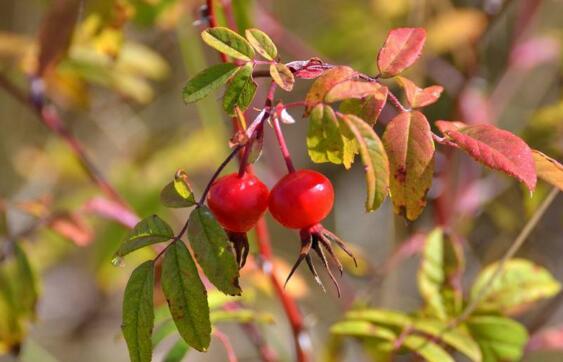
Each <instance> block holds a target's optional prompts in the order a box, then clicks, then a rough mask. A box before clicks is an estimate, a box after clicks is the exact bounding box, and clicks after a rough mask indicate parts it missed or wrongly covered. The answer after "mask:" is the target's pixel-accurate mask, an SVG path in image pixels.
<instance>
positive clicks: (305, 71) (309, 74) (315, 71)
mask: <svg viewBox="0 0 563 362" xmlns="http://www.w3.org/2000/svg"><path fill="white" fill-rule="evenodd" d="M286 65H287V67H288V68H289V69H291V70H292V71H293V76H294V77H295V78H301V79H315V78H317V77H319V76H320V75H321V74H323V73H324V72H325V70H326V69H325V68H324V67H323V61H322V60H320V59H319V58H311V59H309V60H307V61H303V60H297V61H294V62H291V63H287V64H286Z"/></svg>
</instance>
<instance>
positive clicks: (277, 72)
mask: <svg viewBox="0 0 563 362" xmlns="http://www.w3.org/2000/svg"><path fill="white" fill-rule="evenodd" d="M270 76H271V77H272V80H273V81H274V82H276V84H277V85H278V86H279V87H280V88H281V89H283V90H285V91H287V92H290V91H291V90H292V89H293V84H294V83H295V78H294V77H293V73H291V70H289V68H288V67H287V66H286V65H285V64H283V63H274V64H270Z"/></svg>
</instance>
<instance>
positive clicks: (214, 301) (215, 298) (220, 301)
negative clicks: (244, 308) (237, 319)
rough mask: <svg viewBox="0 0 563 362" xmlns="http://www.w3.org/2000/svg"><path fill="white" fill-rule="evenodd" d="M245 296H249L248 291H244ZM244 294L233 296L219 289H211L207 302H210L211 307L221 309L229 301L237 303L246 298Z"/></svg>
mask: <svg viewBox="0 0 563 362" xmlns="http://www.w3.org/2000/svg"><path fill="white" fill-rule="evenodd" d="M244 294H245V295H244V297H247V296H248V293H246V292H245V293H244ZM244 297H242V296H232V295H225V294H223V293H221V292H220V291H218V290H210V291H209V293H208V296H207V302H208V303H209V309H211V310H213V309H219V308H223V306H224V305H225V304H227V303H235V302H240V301H243V300H244V299H245V298H244Z"/></svg>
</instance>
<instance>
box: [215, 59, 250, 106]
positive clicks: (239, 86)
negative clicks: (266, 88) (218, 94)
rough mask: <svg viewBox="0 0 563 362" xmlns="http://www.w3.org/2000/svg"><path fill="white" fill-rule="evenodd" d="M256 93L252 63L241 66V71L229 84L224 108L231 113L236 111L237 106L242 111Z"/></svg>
mask: <svg viewBox="0 0 563 362" xmlns="http://www.w3.org/2000/svg"><path fill="white" fill-rule="evenodd" d="M255 94H256V83H254V80H253V79H252V65H250V64H248V65H245V66H244V67H240V69H239V71H238V72H237V73H236V74H235V76H234V77H233V78H232V79H231V81H230V82H229V84H228V85H227V89H226V91H225V95H224V97H223V109H224V110H225V112H227V113H228V114H230V115H233V114H234V113H235V107H237V106H238V107H239V108H240V110H241V111H244V110H246V109H247V108H248V106H249V105H250V103H252V100H253V99H254V95H255Z"/></svg>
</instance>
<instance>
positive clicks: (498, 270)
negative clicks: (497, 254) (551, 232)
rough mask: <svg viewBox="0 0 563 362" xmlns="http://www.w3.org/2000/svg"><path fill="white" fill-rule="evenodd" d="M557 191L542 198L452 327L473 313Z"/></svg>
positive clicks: (552, 190) (555, 189)
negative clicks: (493, 270) (492, 271)
mask: <svg viewBox="0 0 563 362" xmlns="http://www.w3.org/2000/svg"><path fill="white" fill-rule="evenodd" d="M558 193H559V189H558V188H556V187H554V188H552V189H551V192H550V193H549V195H547V197H546V198H545V200H543V202H542V203H541V205H540V207H539V208H538V209H537V211H536V212H535V213H534V215H533V216H532V218H531V219H530V220H528V222H527V223H526V225H524V228H523V229H522V231H521V232H520V234H519V235H518V237H517V238H516V240H514V243H512V245H511V246H510V248H508V250H507V251H506V253H505V254H504V255H503V257H502V259H501V260H500V261H499V263H498V266H497V268H496V269H495V272H494V273H493V274H492V275H491V277H490V278H489V280H487V282H486V283H485V284H484V285H483V287H482V288H481V289H480V290H479V293H478V294H477V296H476V297H475V298H474V299H473V300H472V301H471V303H469V305H468V306H467V307H466V308H465V310H464V311H463V313H461V314H460V315H459V317H458V318H456V319H455V320H454V321H453V323H452V324H453V327H455V326H457V325H459V324H460V323H462V322H463V321H465V320H466V319H467V318H468V317H469V316H470V315H471V313H473V312H474V311H475V309H476V308H477V307H478V306H479V303H481V302H482V301H483V298H485V296H486V295H487V293H488V292H489V289H490V288H491V286H492V285H493V283H494V282H495V281H496V280H497V278H498V277H499V276H500V275H501V274H502V272H503V271H504V266H505V264H506V262H507V261H508V260H510V259H511V258H512V257H513V256H514V255H515V254H516V252H517V251H518V250H519V249H520V247H521V246H522V245H523V244H524V242H525V241H526V239H527V238H528V236H529V235H530V233H531V232H532V230H533V229H534V228H535V227H536V225H537V224H538V222H539V221H540V219H541V218H542V216H543V215H544V214H545V212H546V211H547V209H548V208H549V206H550V205H551V203H552V202H553V200H555V198H556V197H557V194H558ZM453 327H452V328H453Z"/></svg>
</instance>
